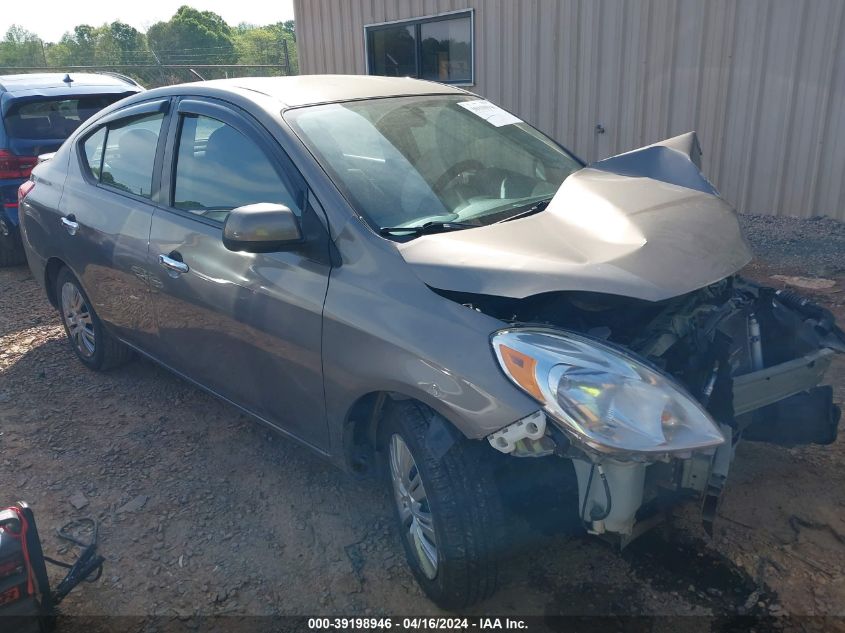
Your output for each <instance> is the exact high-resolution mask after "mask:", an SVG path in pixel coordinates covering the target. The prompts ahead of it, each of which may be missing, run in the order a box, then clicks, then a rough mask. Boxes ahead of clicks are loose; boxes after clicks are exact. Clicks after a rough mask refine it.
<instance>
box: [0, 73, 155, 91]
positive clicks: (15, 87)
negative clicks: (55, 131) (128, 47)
mask: <svg viewBox="0 0 845 633" xmlns="http://www.w3.org/2000/svg"><path fill="white" fill-rule="evenodd" d="M66 77H70V79H71V81H70V82H67V81H65V78H66ZM135 87H139V86H138V84H137V83H135V82H134V81H132V79H130V78H129V77H124V76H122V75H118V74H108V73H74V72H71V73H63V72H59V73H32V74H26V75H0V92H9V93H12V94H15V93H24V92H29V91H38V92H45V91H49V90H50V89H55V90H64V91H67V90H68V88H86V89H90V88H103V89H104V90H105V91H106V92H113V91H114V90H113V89H114V88H120V89H127V88H130V89H131V88H135Z"/></svg>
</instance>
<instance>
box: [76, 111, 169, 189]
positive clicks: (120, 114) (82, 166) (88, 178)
mask: <svg viewBox="0 0 845 633" xmlns="http://www.w3.org/2000/svg"><path fill="white" fill-rule="evenodd" d="M151 114H162V115H163V118H162V121H161V128H160V129H159V133H158V141H157V145H156V153H155V160H154V161H153V173H152V181H151V190H150V197H149V198H147V197H146V196H141V195H138V194H136V193H132V192H131V191H126V190H125V189H119V188H117V187H112V186H111V185H109V184H108V183H104V182H103V181H102V175H103V162H104V161H105V157H106V147H107V146H108V143H109V127H110V126H112V125H114V124H115V123H129V122H131V121H132V119H138V118H142V117H146V116H149V115H151ZM95 116H96V115H95ZM170 118H171V117H170V98H169V97H168V98H166V99H161V98H158V99H152V100H149V101H142V102H140V103H133V104H131V105H128V106H126V107H125V108H121V109H119V110H116V111H115V112H112V113H110V114H108V115H106V116H104V117H103V118H102V119H98V120H97V121H96V122H93V123H92V125H90V126H89V127H86V129H85V130H83V131H82V133H81V134H80V135H79V136H78V138H77V139H76V140H75V141H74V143H75V144H76V157H77V160H78V161H79V170H80V171H81V172H82V178H83V179H84V180H85V182H86V183H88V184H89V185H94V186H95V187H99V188H101V189H104V190H105V191H108V192H110V193H116V194H119V195H121V196H126V197H127V198H131V199H133V200H138V201H139V202H146V203H147V204H158V194H159V191H160V189H161V178H160V174H161V165H162V162H163V160H164V148H165V137H166V136H167V133H168V128H169V126H170ZM83 125H84V123H83ZM103 128H105V130H106V136H105V138H104V139H103V153H102V155H101V156H100V174H99V176H96V177H95V176H94V174H93V173H91V169H90V166H89V164H88V157H87V155H86V154H85V143H86V142H87V141H88V139H89V138H91V137H92V136H94V135H95V134H96V133H97V132H99V131H100V130H102V129H103Z"/></svg>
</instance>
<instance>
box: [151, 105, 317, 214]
mask: <svg viewBox="0 0 845 633" xmlns="http://www.w3.org/2000/svg"><path fill="white" fill-rule="evenodd" d="M186 116H194V117H196V116H204V117H208V118H211V119H215V120H217V121H220V122H222V123H224V124H226V125H229V126H230V127H233V128H234V129H235V130H237V131H238V132H240V133H241V134H243V135H244V136H245V137H247V138H248V139H249V140H250V141H252V142H253V143H255V144H256V145H257V146H258V148H259V150H261V152H262V153H263V154H264V156H265V158H267V160H268V161H269V162H270V165H271V167H272V168H273V170H274V171H275V172H276V174H277V175H278V176H279V179H280V180H281V181H282V183H290V186H291V189H292V191H291V193H292V194H294V199H300V206H301V207H302V208H301V209H300V212H301V213H302V214H304V213H305V211H306V207H307V206H308V203H309V198H310V194H309V187H308V183H307V181H306V180H305V178H304V177H303V176H302V174H301V173H300V172H299V169H297V167H296V165H295V164H294V162H293V161H292V160H291V158H290V157H289V156H288V155H287V153H286V152H285V151H284V150H283V149H282V148H281V146H279V145H278V142H276V140H275V139H274V138H273V137H272V135H271V134H270V132H269V131H268V130H267V129H266V128H265V127H264V126H263V125H261V124H260V123H259V122H258V121H257V120H255V119H254V118H253V117H252V116H251V115H250V114H249V113H248V112H246V111H244V110H242V109H241V108H240V107H238V106H237V105H235V104H234V103H231V102H229V101H224V100H222V99H215V98H213V97H204V96H203V97H200V96H193V95H190V96H188V95H186V96H183V97H180V98H179V102H178V103H177V105H176V107H175V108H174V109H173V116H172V118H171V125H170V128H169V129H168V131H167V135H166V139H165V143H166V147H167V153H166V154H167V155H166V158H165V160H164V163H163V165H162V171H161V185H160V187H159V190H160V194H161V199H160V205H161V207H162V208H163V209H164V210H166V211H168V212H169V213H174V214H176V215H179V216H182V217H184V218H188V219H191V220H194V221H196V222H200V223H201V224H206V225H208V226H211V227H214V228H216V229H219V230H221V231H222V230H223V225H224V224H225V222H220V221H219V220H213V219H211V218H207V217H203V216H201V215H197V214H196V213H191V212H190V211H188V210H187V209H180V208H178V207H175V206H173V203H174V196H175V193H176V167H177V165H178V163H179V142H180V140H181V136H182V127H183V120H184V118H185V117H186ZM267 137H269V138H267ZM270 139H272V141H271V140H270ZM294 212H295V211H294Z"/></svg>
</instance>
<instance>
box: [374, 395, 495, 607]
mask: <svg viewBox="0 0 845 633" xmlns="http://www.w3.org/2000/svg"><path fill="white" fill-rule="evenodd" d="M432 423H437V424H440V423H443V424H446V425H448V424H449V423H448V422H447V421H446V420H444V419H443V418H442V417H441V416H440V415H439V414H437V413H436V412H434V411H432V410H431V409H429V408H428V407H426V406H424V405H422V404H420V403H418V402H414V401H410V400H409V401H400V402H394V403H391V404H390V405H389V407H388V409H387V411H386V413H385V417H384V419H383V421H382V424H381V426H380V429H379V444H380V447H381V451H380V454H381V456H382V460H381V461H382V466H383V471H384V476H385V480H386V483H387V486H388V490H389V493H390V498H391V502H392V503H393V508H394V516H395V518H396V526H398V528H399V532H400V538H401V539H402V546H403V548H404V549H405V556H406V558H407V560H408V564H409V565H410V567H411V571H412V572H413V574H414V577H415V578H416V580H417V582H418V583H419V585H420V587H421V588H422V589H423V591H424V592H425V593H426V595H428V597H429V598H430V599H431V600H432V601H433V602H434V603H435V604H437V605H438V606H439V607H441V608H443V609H450V610H457V609H463V608H466V607H468V606H469V605H472V604H475V603H476V602H479V601H481V600H484V599H486V598H489V597H490V596H491V595H493V593H494V592H495V591H496V589H497V587H498V580H499V569H498V567H499V556H500V555H501V554H500V553H501V543H502V529H501V528H502V525H503V519H504V515H503V511H502V504H501V497H500V495H499V490H498V488H497V487H496V483H495V479H494V477H493V468H492V459H491V458H492V457H493V456H491V455H490V453H489V451H490V450H492V449H490V447H489V446H485V443H484V442H482V441H471V440H466V439H463V438H461V439H459V440H457V441H456V442H455V443H454V444H452V446H451V447H450V448H449V450H448V451H447V452H446V453H445V454H444V455H443V456H441V457H438V456H437V454H436V452H434V451H432V449H431V447H430V446H429V444H428V441H427V439H426V437H427V433H426V432H427V430H428V428H429V426H430V425H431V424H432ZM393 435H398V436H399V437H400V438H401V439H402V440H403V441H404V443H405V445H406V446H407V448H408V449H409V451H410V454H411V456H412V458H413V462H415V463H416V468H417V469H418V471H419V476H420V478H421V480H422V487H423V488H424V493H425V496H426V499H427V501H426V505H427V506H428V508H429V510H430V517H431V519H432V520H433V525H434V533H435V541H436V551H437V566H436V572H435V575H434V577H433V578H432V577H430V575H431V573H430V570H429V573H428V574H427V573H426V571H425V569H424V568H423V563H421V558H420V556H419V555H418V554H417V552H416V551H415V548H414V545H413V537H412V536H411V532H410V530H409V527H408V526H409V525H410V523H411V521H412V520H413V519H409V518H408V516H407V515H406V519H405V521H403V518H402V514H401V511H400V505H401V504H400V502H399V500H398V499H399V497H400V496H401V494H400V493H398V492H396V491H395V489H394V486H393V476H392V474H391V465H390V452H391V438H392V437H393Z"/></svg>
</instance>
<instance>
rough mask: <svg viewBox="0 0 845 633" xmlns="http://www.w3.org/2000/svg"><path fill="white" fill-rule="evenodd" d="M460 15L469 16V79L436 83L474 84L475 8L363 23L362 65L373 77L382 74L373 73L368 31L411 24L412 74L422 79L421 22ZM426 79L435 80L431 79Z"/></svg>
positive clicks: (428, 22)
mask: <svg viewBox="0 0 845 633" xmlns="http://www.w3.org/2000/svg"><path fill="white" fill-rule="evenodd" d="M460 17H469V38H470V46H469V51H470V52H469V54H470V63H469V69H470V70H469V72H470V78H469V81H465V80H462V81H440V82H437V83H442V84H445V85H449V86H464V87H471V86H474V85H475V9H473V8H469V9H458V10H456V11H446V12H444V13H436V14H433V15H426V16H422V17H419V18H407V19H402V20H391V21H389V22H376V23H373V24H365V25H364V67H365V68H366V69H367V74H368V75H371V76H374V77H381V76H382V75H376V74H374V73H373V65H374V64H373V61H374V60H373V58H372V55H371V51H370V33H374V32H376V31H384V30H387V29H391V28H395V27H398V26H399V27H401V26H413V27H414V39H415V42H416V45H415V46H414V57H415V66H416V73H415V75H414V78H415V79H422V77H420V74H421V72H422V64H421V57H422V40H421V37H420V33H421V27H422V25H423V24H430V23H433V22H444V21H447V20H454V19H456V18H460ZM427 81H435V80H433V79H430V80H427Z"/></svg>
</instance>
